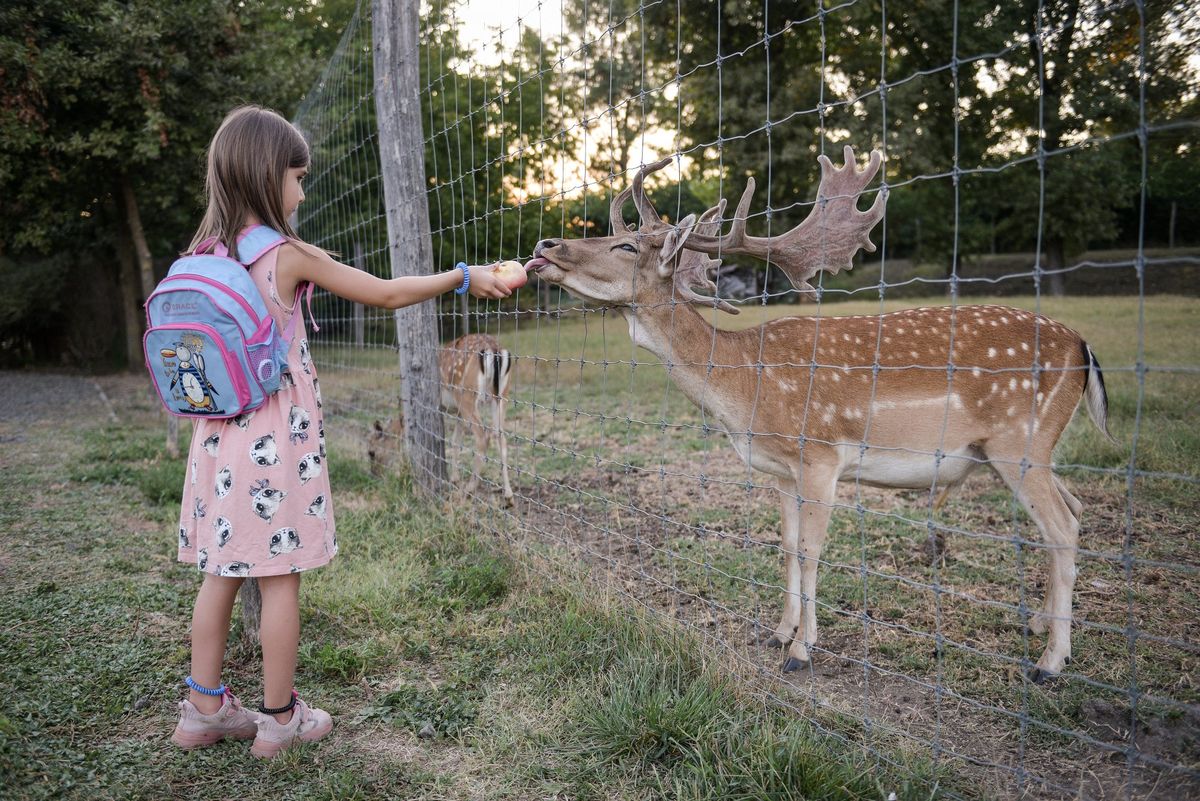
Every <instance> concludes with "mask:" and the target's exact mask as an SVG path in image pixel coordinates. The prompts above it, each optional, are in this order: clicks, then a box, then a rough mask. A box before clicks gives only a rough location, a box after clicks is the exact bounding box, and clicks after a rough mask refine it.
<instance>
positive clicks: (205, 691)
mask: <svg viewBox="0 0 1200 801" xmlns="http://www.w3.org/2000/svg"><path fill="white" fill-rule="evenodd" d="M183 683H184V684H186V685H187V686H188V687H190V688H192V689H193V690H195V691H196V692H198V693H200V694H201V695H224V694H225V685H224V684H222V685H221V686H220V687H218V688H217V689H215V690H214V689H212V688H211V687H204V686H202V685H201V684H200V683H198V682H197V681H196V680H195V679H193V678H192V677H191V676H188V677H187V678H186V679H184V680H183Z"/></svg>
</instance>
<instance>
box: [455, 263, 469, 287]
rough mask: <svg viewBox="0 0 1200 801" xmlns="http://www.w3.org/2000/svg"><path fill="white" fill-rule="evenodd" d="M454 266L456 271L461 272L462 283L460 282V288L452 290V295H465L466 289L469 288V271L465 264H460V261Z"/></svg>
mask: <svg viewBox="0 0 1200 801" xmlns="http://www.w3.org/2000/svg"><path fill="white" fill-rule="evenodd" d="M455 266H456V267H457V268H458V269H460V270H462V271H463V282H462V286H460V287H459V288H458V289H456V290H454V294H455V295H465V294H466V292H467V288H468V287H470V286H471V269H470V268H469V267H467V264H466V262H462V261H460V262H459V263H458V264H456V265H455Z"/></svg>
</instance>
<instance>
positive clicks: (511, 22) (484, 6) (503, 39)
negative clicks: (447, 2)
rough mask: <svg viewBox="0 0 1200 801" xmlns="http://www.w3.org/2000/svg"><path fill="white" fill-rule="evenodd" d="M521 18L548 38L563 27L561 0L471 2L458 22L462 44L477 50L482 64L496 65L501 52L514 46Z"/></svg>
mask: <svg viewBox="0 0 1200 801" xmlns="http://www.w3.org/2000/svg"><path fill="white" fill-rule="evenodd" d="M518 19H520V20H521V21H522V22H523V23H524V24H525V25H528V26H529V27H531V28H534V29H535V30H540V31H541V32H542V33H543V34H544V35H546V36H549V35H552V34H557V33H558V32H559V29H560V28H561V26H562V12H561V8H560V6H559V2H558V0H468V2H466V3H464V4H463V16H462V17H461V18H460V21H459V25H460V30H461V31H462V40H463V43H464V44H468V45H471V46H473V47H474V50H475V53H476V60H477V61H479V63H481V64H495V63H497V62H498V61H499V60H500V55H499V53H498V52H497V51H498V50H500V49H508V48H509V47H510V46H513V45H515V37H516V33H517V20H518ZM497 44H500V45H501V46H502V47H501V48H497Z"/></svg>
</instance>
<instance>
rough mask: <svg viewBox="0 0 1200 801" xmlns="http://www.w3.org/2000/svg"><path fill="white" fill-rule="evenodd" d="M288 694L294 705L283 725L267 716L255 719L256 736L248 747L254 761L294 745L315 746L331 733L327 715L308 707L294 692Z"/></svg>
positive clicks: (331, 723)
mask: <svg viewBox="0 0 1200 801" xmlns="http://www.w3.org/2000/svg"><path fill="white" fill-rule="evenodd" d="M292 694H293V695H294V696H295V698H296V705H295V706H294V707H293V708H292V719H291V720H289V721H288V722H287V723H280V722H278V721H277V720H275V718H274V717H273V716H271V715H263V714H260V715H259V716H258V736H257V737H255V738H254V745H252V746H250V753H252V754H254V755H255V756H256V757H263V758H264V759H270V758H271V757H273V756H275V755H276V754H278V753H279V752H280V751H282V750H284V749H285V748H289V747H291V746H292V745H294V744H295V743H297V742H302V743H311V742H315V741H317V740H320V739H321V738H322V737H324V736H325V735H326V734H329V732H331V731H332V730H333V719H332V718H331V717H329V713H328V712H326V711H325V710H324V709H315V708H313V707H310V706H309V705H308V704H306V703H304V701H302V700H301V699H300V696H298V695H295V691H293V693H292Z"/></svg>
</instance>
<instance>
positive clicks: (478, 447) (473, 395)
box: [367, 334, 513, 505]
mask: <svg viewBox="0 0 1200 801" xmlns="http://www.w3.org/2000/svg"><path fill="white" fill-rule="evenodd" d="M438 366H439V368H440V372H441V386H442V398H441V404H442V408H443V409H444V410H445V411H446V414H447V417H448V418H449V420H448V421H447V424H448V425H449V426H450V428H451V430H452V433H451V437H450V443H449V449H450V453H449V457H450V475H451V477H452V478H457V476H458V455H459V451H460V450H461V448H462V437H463V431H464V430H466V431H469V432H470V433H471V435H472V436H473V437H474V440H475V459H474V465H473V466H472V469H471V478H470V479H469V480H468V481H467V486H466V492H467V494H468V495H471V494H474V493H475V491H476V490H477V489H478V488H479V477H480V471H481V470H482V468H483V460H484V457H485V455H486V454H487V450H488V445H489V444H490V442H491V439H492V437H493V436H496V437H497V438H498V439H499V441H500V478H501V482H502V489H503V492H504V503H505V504H506V505H511V504H512V500H513V490H512V485H511V484H510V483H509V480H508V437H507V436H506V435H505V433H504V415H505V407H506V406H507V404H508V390H509V378H510V374H511V372H512V354H510V353H509V352H508V350H506V349H504V348H502V347H500V343H499V342H498V341H497V340H496V338H495V337H493V336H491V335H489V334H467V335H466V336H462V337H459V338H458V339H456V340H454V341H453V342H449V343H447V344H446V345H444V346H443V347H442V349H441V351H440V352H439V353H438ZM403 430H404V422H403V418H400V417H397V418H395V419H393V420H388V421H386V422H382V421H379V420H376V421H375V426H374V430H373V431H372V432H371V435H370V441H369V442H368V447H367V455H368V457H369V458H370V461H371V465H372V471H373V472H377V471H378V468H379V467H380V466H382V464H383V458H384V453H385V452H386V451H387V449H386V448H384V447H383V446H382V443H383V440H384V439H395V438H398V437H399V436H400V435H401V434H402V433H403Z"/></svg>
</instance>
